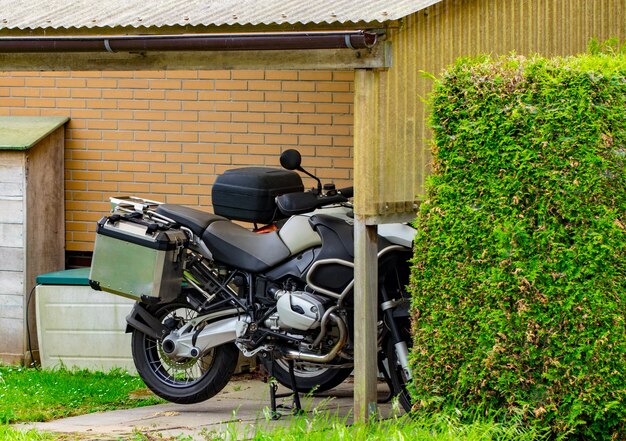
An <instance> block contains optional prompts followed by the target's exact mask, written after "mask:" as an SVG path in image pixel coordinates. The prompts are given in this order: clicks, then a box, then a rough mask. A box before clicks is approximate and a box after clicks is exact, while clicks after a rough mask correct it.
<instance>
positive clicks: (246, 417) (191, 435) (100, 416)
mask: <svg viewBox="0 0 626 441" xmlns="http://www.w3.org/2000/svg"><path fill="white" fill-rule="evenodd" d="M378 390H379V396H380V397H383V396H385V395H386V394H387V392H388V389H387V386H386V385H384V384H382V383H381V384H379V389H378ZM287 392H289V391H288V389H285V388H282V387H280V388H279V390H278V393H279V394H281V393H283V394H284V393H287ZM278 401H279V403H282V404H284V405H286V406H291V404H292V398H290V397H286V398H281V399H279V400H278ZM269 406H270V399H269V387H268V385H267V384H265V383H263V382H262V381H260V380H250V379H246V380H236V381H231V383H229V384H228V386H226V388H224V390H223V391H221V392H220V393H219V394H217V395H216V396H215V397H213V398H211V399H210V400H207V401H204V402H202V403H198V404H173V403H167V404H159V405H155V406H146V407H139V408H135V409H125V410H115V411H109V412H99V413H92V414H88V415H80V416H76V417H70V418H64V419H60V420H55V421H49V422H45V423H28V424H20V425H16V427H19V428H23V429H25V430H28V429H33V428H34V429H36V430H38V431H40V432H54V433H61V434H65V435H68V436H70V437H74V438H77V439H89V440H120V439H121V440H124V439H129V438H132V437H133V436H134V435H135V434H137V433H142V434H144V435H148V436H151V435H153V436H155V438H156V439H161V438H165V439H167V438H169V437H171V438H177V437H182V438H184V439H186V440H187V439H192V440H206V439H214V436H215V435H216V434H218V433H221V434H229V435H230V437H232V438H247V437H249V436H251V435H252V434H253V433H254V431H255V430H256V429H257V428H259V427H263V428H271V427H273V426H277V425H287V424H289V422H290V421H291V419H292V418H293V416H292V415H291V413H290V412H289V411H288V410H285V411H283V412H282V416H281V418H280V419H278V420H276V421H274V420H271V419H269V418H268V417H269V415H270V413H271V412H270V407H269ZM302 406H303V407H304V408H305V409H307V410H308V413H309V414H311V413H312V411H313V409H317V411H320V410H324V411H328V412H330V413H332V414H335V415H337V416H338V417H340V418H347V419H348V421H351V420H352V419H351V416H352V407H353V384H352V383H351V382H350V381H347V382H345V383H343V384H341V385H339V386H338V387H336V388H335V389H332V390H330V391H328V392H324V393H320V394H316V395H315V396H305V397H303V398H302ZM390 412H391V405H390V404H382V405H381V406H380V413H381V415H383V416H386V415H388V414H390Z"/></svg>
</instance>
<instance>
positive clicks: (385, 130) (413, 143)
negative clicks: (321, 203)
mask: <svg viewBox="0 0 626 441" xmlns="http://www.w3.org/2000/svg"><path fill="white" fill-rule="evenodd" d="M390 37H391V41H392V45H393V49H392V57H393V64H392V68H391V69H389V71H387V72H371V73H368V74H366V75H362V76H361V77H360V78H361V79H362V81H359V76H358V75H357V79H356V84H355V88H356V96H355V100H356V102H355V111H356V112H357V113H358V111H359V110H358V108H359V106H358V103H359V99H363V100H370V101H368V102H367V103H366V104H369V105H366V104H363V107H362V108H367V109H369V112H375V113H376V114H377V117H378V124H379V126H380V127H378V128H377V130H376V131H375V132H372V131H371V130H369V131H368V130H365V131H364V134H363V135H362V136H360V135H359V133H362V132H361V131H360V130H359V127H358V126H357V125H358V121H359V116H358V115H355V186H356V188H357V191H356V193H357V195H358V191H359V188H364V185H365V183H366V182H367V183H368V184H369V185H372V184H374V185H373V186H372V187H373V188H372V190H373V193H371V192H370V193H369V194H362V195H360V196H361V197H360V198H359V199H357V201H356V202H357V213H359V214H362V215H366V216H374V215H381V214H382V215H389V214H393V213H401V212H403V211H405V210H407V209H408V210H411V207H412V202H413V200H414V196H415V195H418V197H417V199H419V196H420V195H421V194H423V193H424V190H423V188H424V187H423V184H424V180H425V177H426V176H427V174H428V170H429V163H430V147H429V142H428V137H429V134H428V130H427V129H426V123H425V120H426V117H427V109H426V107H427V106H426V105H425V104H424V103H423V102H422V100H421V98H423V97H426V96H427V95H428V93H429V92H430V90H431V86H432V80H431V79H428V78H426V76H424V75H423V74H422V72H428V73H432V74H435V75H438V74H439V73H440V72H441V71H442V69H443V68H445V67H446V66H448V65H450V64H451V63H453V62H454V60H455V59H457V58H458V57H461V56H470V55H478V54H483V53H488V54H493V55H500V54H508V53H511V52H515V53H517V54H524V55H531V54H535V53H539V54H541V55H543V56H548V57H551V56H556V55H569V54H577V53H581V52H585V51H586V50H587V47H588V44H589V42H590V40H591V39H592V38H596V39H598V40H600V41H604V40H607V39H609V38H613V37H617V38H619V39H620V40H621V41H626V1H625V0H446V1H443V2H441V3H438V4H437V5H435V6H432V7H430V8H428V9H425V10H423V11H420V12H418V13H416V14H414V15H412V16H410V17H408V18H406V19H405V20H404V21H403V22H402V24H401V27H400V28H399V29H395V30H392V31H391V32H390ZM368 75H369V76H370V77H371V78H370V80H368V81H365V80H364V79H365V77H367V76H368ZM374 78H378V79H380V84H375V82H376V81H374ZM363 87H364V88H365V91H363V90H359V88H363ZM375 103H377V107H376V106H375V105H373V104H375ZM372 136H375V138H373V139H372ZM366 146H367V148H365V147H366ZM374 149H375V153H367V151H369V152H371V151H372V150H374ZM366 150H367V151H366ZM372 168H373V169H375V170H376V171H377V175H378V176H375V177H372V176H371V173H370V176H364V174H362V173H361V171H363V170H365V169H372ZM370 172H371V170H370ZM411 183H413V184H414V185H410V184H411Z"/></svg>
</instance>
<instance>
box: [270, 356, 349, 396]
mask: <svg viewBox="0 0 626 441" xmlns="http://www.w3.org/2000/svg"><path fill="white" fill-rule="evenodd" d="M261 362H262V363H263V366H264V367H265V370H266V371H267V372H272V374H273V375H272V376H273V377H274V378H275V379H276V381H278V382H279V383H280V384H282V385H283V386H285V387H286V388H288V389H291V388H292V387H291V377H290V376H289V363H288V362H287V361H286V360H274V364H273V366H270V363H271V361H270V360H268V359H265V358H263V359H261ZM351 373H352V368H342V369H330V368H321V367H307V366H306V365H304V364H300V363H298V362H296V365H295V367H294V375H295V377H296V389H297V390H298V392H300V393H305V394H308V393H310V392H325V391H327V390H330V389H333V388H335V387H337V386H339V385H340V384H341V383H343V382H344V380H345V379H346V378H348V377H349V376H350V374H351Z"/></svg>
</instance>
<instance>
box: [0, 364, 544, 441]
mask: <svg viewBox="0 0 626 441" xmlns="http://www.w3.org/2000/svg"><path fill="white" fill-rule="evenodd" d="M158 402H162V400H160V399H157V398H154V397H153V396H151V395H150V394H148V393H147V391H146V389H145V386H144V385H143V383H142V381H141V380H140V379H139V378H138V377H133V376H130V375H127V374H125V373H122V372H119V371H114V372H110V373H101V372H88V371H71V370H67V369H60V370H55V371H50V370H45V371H39V370H35V369H26V368H22V367H9V366H0V423H3V424H0V440H7V441H67V440H70V439H74V438H71V437H70V438H68V437H67V436H62V437H59V436H56V435H54V434H47V433H40V432H37V431H35V430H30V431H20V430H18V429H14V428H12V427H10V426H9V425H8V424H10V423H18V422H29V421H31V422H34V421H47V420H51V419H55V418H62V417H67V416H72V415H79V414H85V413H90V412H97V411H102V410H112V409H124V408H131V407H138V406H145V405H149V404H156V403H158ZM242 435H244V436H245V438H246V439H251V440H256V441H269V440H277V439H280V440H282V441H342V440H350V441H351V440H394V441H404V440H407V441H408V440H424V441H426V440H428V441H430V440H441V441H478V440H481V441H489V440H498V441H506V440H510V441H536V440H540V439H542V438H541V437H540V436H539V435H538V434H537V433H535V432H532V431H525V430H523V429H522V428H521V425H520V424H518V423H517V422H515V421H511V422H509V423H506V424H501V423H497V422H495V421H493V420H489V419H485V418H480V417H479V418H462V415H461V413H460V412H458V411H451V412H447V413H446V412H442V413H439V414H429V415H424V414H417V415H411V416H402V417H397V418H391V419H389V420H385V421H377V422H373V423H370V424H354V425H347V424H346V420H344V419H339V418H337V417H336V416H331V415H329V414H328V413H325V412H317V411H316V410H315V409H309V411H308V412H307V414H306V415H305V416H302V417H298V418H294V419H293V420H292V421H291V422H290V423H289V424H288V426H287V427H281V426H277V425H272V427H271V428H269V429H268V428H267V422H265V424H264V423H263V422H261V424H260V425H255V426H252V425H248V426H246V425H243V426H242V425H238V424H235V423H232V424H231V425H230V426H228V427H227V428H226V431H224V429H222V430H221V431H220V432H206V433H205V434H204V436H205V438H206V439H207V440H217V439H236V438H237V437H241V436H242ZM130 439H131V440H136V441H150V440H153V439H154V438H148V437H145V436H144V435H142V434H141V433H136V434H134V435H133V436H132V437H131V438H130ZM159 439H163V440H168V439H171V440H180V441H185V440H187V439H188V438H186V437H178V438H176V437H175V438H166V437H164V438H159Z"/></svg>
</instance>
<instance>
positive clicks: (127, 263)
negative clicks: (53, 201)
mask: <svg viewBox="0 0 626 441" xmlns="http://www.w3.org/2000/svg"><path fill="white" fill-rule="evenodd" d="M186 244H187V236H186V234H185V233H184V232H183V231H182V230H180V229H178V228H176V225H172V224H168V223H162V222H157V221H155V220H154V219H147V218H144V216H142V215H141V213H137V212H134V213H127V214H113V215H111V216H105V217H103V218H102V219H100V221H98V225H97V230H96V243H95V246H94V253H93V260H92V263H91V272H90V275H89V279H90V284H91V286H92V288H94V289H99V290H102V291H106V292H110V293H113V294H117V295H121V296H124V297H129V298H131V299H134V300H138V301H139V300H141V301H144V302H153V303H154V302H160V301H164V302H169V301H172V300H174V299H176V298H177V297H178V295H179V294H180V292H181V285H182V276H183V250H184V247H185V246H186Z"/></svg>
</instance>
